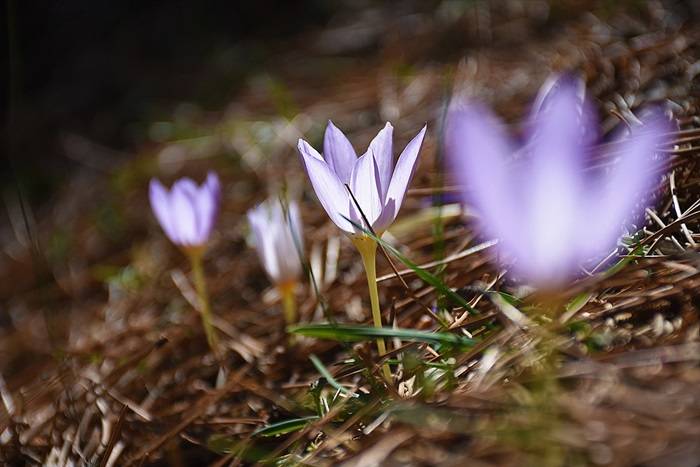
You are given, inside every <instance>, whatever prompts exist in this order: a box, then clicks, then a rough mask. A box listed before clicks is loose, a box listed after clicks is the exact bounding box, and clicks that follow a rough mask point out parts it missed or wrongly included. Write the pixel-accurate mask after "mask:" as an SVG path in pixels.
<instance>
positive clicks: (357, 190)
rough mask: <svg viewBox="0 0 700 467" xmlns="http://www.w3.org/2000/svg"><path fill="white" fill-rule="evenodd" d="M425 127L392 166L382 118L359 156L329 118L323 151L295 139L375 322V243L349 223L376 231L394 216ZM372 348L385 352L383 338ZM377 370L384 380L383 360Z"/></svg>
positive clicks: (377, 322)
mask: <svg viewBox="0 0 700 467" xmlns="http://www.w3.org/2000/svg"><path fill="white" fill-rule="evenodd" d="M425 130H426V127H425V126H424V127H423V129H421V131H419V132H418V134H417V135H416V136H415V137H414V138H413V139H412V140H411V141H410V142H409V143H408V144H407V145H406V147H405V148H404V150H403V152H402V153H401V155H400V156H399V159H398V161H397V162H396V166H394V159H393V155H392V152H393V150H392V149H393V148H392V136H393V132H394V128H393V127H392V126H391V124H390V123H388V122H387V124H386V125H385V126H384V128H382V129H381V130H380V131H379V133H378V134H377V136H375V137H374V139H373V140H372V141H371V142H370V143H369V148H368V149H367V152H365V153H364V154H363V155H362V156H360V157H357V154H356V153H355V150H354V149H353V148H352V145H351V144H350V141H348V139H347V138H346V137H345V135H344V134H343V132H341V131H340V130H339V129H338V128H336V126H335V125H333V122H331V121H329V122H328V126H327V127H326V134H325V136H324V139H323V157H321V155H320V154H319V153H318V151H316V150H315V149H314V148H312V147H311V145H309V143H307V142H306V141H304V140H303V139H300V140H299V152H300V153H301V156H302V159H303V161H304V167H305V168H306V173H308V174H309V179H310V180H311V184H312V185H313V187H314V191H315V192H316V196H318V199H319V201H321V205H322V206H323V208H324V209H325V210H326V212H327V213H328V216H329V217H330V218H331V220H332V221H333V222H334V223H335V225H337V226H338V227H339V228H340V229H341V230H343V231H344V232H346V233H348V234H350V236H351V238H352V241H353V243H354V244H355V247H356V248H357V250H358V251H359V252H360V255H361V256H362V262H363V265H364V268H365V274H366V275H367V285H368V286H369V294H370V301H371V306H372V320H373V322H374V325H375V327H381V326H382V317H381V311H380V309H379V293H378V291H377V271H376V254H377V243H376V242H375V240H374V239H373V238H372V237H370V236H368V235H365V234H364V232H363V231H362V230H360V229H358V228H357V227H355V225H358V226H363V227H365V228H367V227H371V228H372V230H373V231H374V232H375V233H376V234H377V235H379V236H381V235H382V233H384V231H385V230H386V229H387V228H388V227H389V226H390V225H391V223H392V222H394V219H396V216H397V215H398V213H399V209H400V208H401V203H402V202H403V197H404V195H405V194H406V189H407V188H408V184H409V183H410V181H411V178H412V177H413V173H414V172H415V169H416V162H417V161H418V151H419V150H420V147H421V144H422V143H423V137H424V136H425ZM345 185H347V186H348V187H349V188H350V190H351V191H352V194H353V196H354V197H355V200H353V199H352V198H351V197H350V194H349V193H348V190H347V189H346V187H345ZM355 201H356V202H355ZM357 206H359V210H358V208H357ZM360 211H361V212H360ZM363 215H364V216H363ZM348 219H349V220H350V221H352V222H350V221H349V220H348ZM365 219H366V221H367V222H365ZM366 223H369V226H367V225H366ZM353 224H355V225H353ZM377 349H378V351H379V354H380V355H384V354H385V353H386V347H385V344H384V340H383V339H377ZM382 371H383V373H384V377H385V378H386V379H387V380H388V381H390V380H391V372H390V371H389V367H388V365H384V366H383V367H382Z"/></svg>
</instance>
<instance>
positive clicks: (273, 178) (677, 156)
mask: <svg viewBox="0 0 700 467" xmlns="http://www.w3.org/2000/svg"><path fill="white" fill-rule="evenodd" d="M438 3H439V8H437V9H436V10H435V11H429V12H428V11H425V10H424V9H423V10H421V9H418V10H417V11H415V12H411V11H401V12H397V14H396V15H391V13H392V12H391V11H390V10H388V9H387V8H383V9H382V8H368V9H367V10H366V11H364V12H363V13H362V14H357V15H356V16H353V17H348V18H343V21H340V22H337V23H331V24H330V25H329V26H327V27H325V28H322V29H320V30H318V31H315V32H312V33H309V32H307V33H304V34H302V35H300V36H299V37H298V38H296V39H294V40H290V43H289V44H290V47H287V48H280V51H279V52H277V53H278V56H277V58H276V59H275V60H273V62H274V64H273V65H271V67H270V70H269V71H268V72H266V73H259V74H256V75H255V76H253V77H251V78H250V79H249V80H248V81H247V82H246V84H245V86H243V89H242V91H240V93H239V94H237V96H236V98H235V100H233V101H232V102H231V103H230V105H228V106H227V107H226V108H225V109H224V110H222V111H219V112H206V111H203V110H201V108H199V107H197V106H196V105H194V104H182V105H180V106H178V108H177V109H176V111H175V112H174V113H173V115H172V116H171V118H169V119H167V120H163V121H154V122H153V123H152V124H151V125H150V128H149V135H150V139H151V141H150V142H148V143H144V144H143V145H142V146H140V147H139V148H138V150H137V151H135V154H133V155H132V156H130V157H119V158H114V157H112V151H113V149H107V148H105V147H103V146H100V145H98V144H94V143H91V142H90V141H89V140H85V139H76V140H75V141H73V143H74V144H73V145H72V146H71V147H72V148H73V150H74V151H75V152H76V154H77V156H76V157H82V159H81V160H83V161H84V165H83V166H81V167H78V168H76V169H75V170H74V171H73V172H72V173H71V175H70V176H69V177H67V181H66V182H65V183H64V184H63V185H62V186H61V187H60V189H59V190H58V191H56V192H55V194H54V196H53V197H52V198H51V199H50V200H47V201H46V202H44V203H43V204H41V205H40V206H38V207H36V209H34V210H28V209H27V207H26V206H25V205H24V204H22V203H21V202H20V201H13V200H14V198H13V197H12V196H6V199H7V201H6V205H7V211H8V219H9V220H10V222H9V223H8V226H7V228H3V237H2V239H3V253H2V258H0V275H1V277H2V280H1V281H0V294H1V296H2V297H3V302H4V305H3V310H2V312H3V318H2V319H3V321H4V322H3V323H2V324H1V327H0V333H2V339H0V393H1V395H2V400H3V404H2V405H1V406H0V407H2V408H1V409H0V429H1V430H0V431H2V436H1V438H0V443H2V450H1V451H0V459H2V460H3V461H4V462H5V463H7V464H8V465H34V464H47V465H71V463H73V465H83V464H85V465H249V464H254V463H256V462H260V463H269V464H279V465H286V464H289V465H293V464H300V465H338V464H343V465H348V466H350V465H356V466H367V465H484V466H487V465H513V466H515V465H524V464H525V465H644V466H694V465H698V463H699V462H700V441H699V440H700V428H698V427H699V426H700V425H699V424H698V419H699V418H700V399H699V398H698V396H697V393H698V391H697V388H698V384H700V367H699V366H698V356H699V355H700V323H699V320H698V299H699V298H700V293H699V292H698V290H700V289H698V285H700V272H699V271H698V265H700V261H698V257H697V254H696V241H697V240H698V238H699V237H698V235H700V234H695V233H694V231H695V230H698V229H700V226H699V225H698V219H700V210H699V209H698V208H699V205H698V203H697V199H698V183H697V180H698V177H697V174H698V169H697V167H696V161H695V158H696V156H697V154H698V153H699V152H700V120H699V119H698V95H699V94H698V85H697V74H698V73H699V72H700V66H699V64H700V47H698V45H697V44H698V38H699V37H700V27H698V26H697V24H698V23H697V21H692V20H691V18H692V17H693V16H692V9H691V8H690V7H685V6H683V5H680V6H679V5H675V4H674V5H667V4H665V3H656V2H653V3H649V4H641V3H635V2H631V3H629V4H628V3H624V4H622V5H617V4H607V3H603V2H601V3H596V4H595V5H586V6H585V7H584V6H581V5H578V4H577V3H575V2H571V3H569V2H561V3H560V2H556V3H552V4H547V3H544V2H541V3H540V2H530V3H523V4H520V3H516V2H494V3H485V2H464V3H463V2H438ZM399 13H400V14H399ZM348 38H352V40H347V39H348ZM291 45H293V46H294V47H291ZM571 70H573V71H575V72H578V73H580V74H581V76H582V77H583V78H584V79H585V81H586V85H587V90H588V93H589V95H590V96H591V98H592V100H593V102H594V104H595V106H596V108H597V109H598V111H599V114H600V116H601V122H602V128H603V132H604V133H605V135H609V134H610V133H611V132H613V131H614V130H615V129H617V128H619V127H620V126H624V125H625V124H627V123H629V122H630V121H634V119H635V116H636V115H638V114H639V112H640V109H643V108H644V107H645V106H648V105H650V104H661V105H663V106H664V108H665V109H666V110H667V112H668V114H669V115H671V114H672V115H673V118H674V121H675V122H676V123H677V130H676V131H675V132H674V135H673V139H674V146H673V147H672V149H670V150H669V157H670V164H669V165H668V167H667V169H666V170H665V172H664V173H663V174H659V178H658V186H657V188H656V190H655V196H654V199H653V200H652V202H651V204H650V206H651V207H650V208H649V209H648V210H647V216H646V219H645V221H646V224H645V225H644V226H638V228H637V229H636V231H634V232H631V234H634V235H633V236H632V237H631V239H630V243H629V244H628V245H627V247H623V246H621V247H620V248H619V250H618V252H617V253H618V257H616V258H613V260H612V261H609V262H608V263H606V264H604V265H601V266H600V267H599V268H598V269H596V270H595V271H593V270H592V268H589V269H590V270H589V271H587V274H582V276H581V277H580V278H579V279H578V280H576V281H575V282H573V283H572V284H571V285H570V287H568V288H567V290H566V291H565V292H564V294H563V295H560V296H559V297H558V301H557V302H556V306H550V307H549V309H548V311H546V312H541V310H542V309H543V308H547V307H546V306H544V305H543V304H547V303H549V304H550V305H551V303H552V302H551V301H548V299H547V297H546V296H544V295H543V294H541V293H537V292H535V293H532V291H531V290H529V289H528V288H527V287H523V285H524V284H523V282H522V281H521V280H519V278H517V277H513V276H511V275H510V274H508V273H505V274H504V270H503V269H502V268H501V266H500V265H499V264H498V263H497V262H494V261H492V259H493V256H492V254H491V253H492V242H491V239H488V238H482V237H481V236H479V235H478V234H477V233H476V232H475V231H474V230H473V218H472V217H471V215H470V213H469V212H468V211H466V210H465V211H462V210H461V209H460V207H459V205H458V204H456V197H455V195H456V189H455V187H454V184H453V180H451V179H450V176H449V174H448V173H445V170H444V167H443V162H442V156H443V154H442V146H441V124H442V118H443V115H444V109H445V106H446V103H447V102H449V100H450V99H451V98H453V97H454V96H463V95H469V96H478V98H479V99H481V100H483V101H486V102H488V103H490V104H491V105H493V106H494V108H495V109H496V111H497V112H498V113H499V115H501V116H502V117H503V118H504V119H506V120H507V121H508V122H509V123H511V124H512V132H513V134H514V135H518V134H519V131H520V126H519V123H521V121H522V118H523V117H524V116H525V115H526V112H527V108H528V105H529V103H530V102H531V100H532V99H533V97H534V96H535V94H536V92H537V89H538V87H539V85H540V84H541V83H542V82H544V80H545V79H546V78H547V76H548V75H549V74H550V73H551V72H559V71H571ZM328 119H333V121H334V122H335V123H336V124H337V125H338V126H339V127H341V128H343V129H344V130H346V131H347V134H348V136H349V138H350V139H351V141H353V143H354V144H355V147H356V149H358V150H359V149H360V148H364V147H365V146H366V144H367V143H368V142H369V140H370V139H371V138H372V137H373V135H374V134H375V133H376V131H378V130H379V129H380V128H381V127H382V126H383V123H384V122H385V121H387V120H389V121H392V122H393V124H394V127H395V152H396V151H397V150H398V148H399V147H403V145H404V144H405V143H406V142H408V140H409V139H410V138H411V137H412V136H413V135H414V134H415V133H416V132H417V131H418V130H419V129H420V128H421V127H422V126H423V125H424V124H425V123H426V122H427V124H428V133H427V137H426V141H425V144H424V146H423V149H422V151H421V155H420V159H421V162H420V167H419V170H418V172H417V174H416V176H415V178H414V179H413V182H412V184H411V190H410V191H409V195H408V196H407V199H406V201H405V203H404V207H403V208H402V211H401V214H400V215H399V218H398V220H397V222H396V223H395V224H394V226H393V227H392V228H391V229H390V230H389V231H388V232H387V234H386V235H385V237H384V239H385V240H386V241H387V242H389V243H391V244H393V245H395V246H396V247H397V248H398V249H399V251H400V252H401V254H402V255H404V256H405V257H406V258H408V259H410V261H412V262H413V263H415V264H417V265H419V266H420V269H419V270H418V273H416V270H414V269H412V268H411V267H409V265H408V264H407V263H406V262H405V261H403V260H402V258H399V257H397V256H394V255H392V254H391V252H389V253H388V257H389V258H391V263H392V264H393V266H392V265H391V264H390V263H389V261H388V259H387V257H385V256H384V255H381V254H380V255H378V269H379V272H378V275H379V276H380V278H379V292H380V299H381V304H382V309H383V311H384V320H385V322H386V323H388V324H389V325H390V326H393V327H394V328H400V329H403V330H409V334H408V335H406V334H404V335H401V334H399V333H398V332H396V333H395V337H393V338H391V339H388V342H389V344H390V345H389V346H390V348H391V349H393V350H392V351H390V353H389V354H388V356H387V358H389V359H390V360H391V362H392V363H393V366H392V368H393V373H394V380H393V381H392V382H391V383H390V384H387V383H385V382H384V381H383V380H382V378H381V365H378V363H379V360H378V358H377V354H376V349H375V346H374V343H373V342H372V341H371V340H363V341H361V342H344V341H346V340H347V338H345V337H344V334H343V329H350V328H343V327H342V326H343V325H347V324H355V325H356V324H369V323H370V322H371V318H370V312H369V296H368V293H367V284H366V281H365V277H364V274H363V270H362V264H361V262H360V258H359V255H358V254H357V252H356V250H355V249H354V248H353V246H352V244H351V243H350V242H349V241H348V239H347V237H345V236H344V235H343V234H342V233H341V232H340V231H339V230H338V229H337V228H336V227H335V226H334V225H332V224H331V223H330V222H329V220H328V218H327V216H326V214H325V212H323V210H322V209H321V208H320V205H319V203H318V200H317V199H316V197H315V195H314V194H313V191H312V190H311V187H310V184H309V183H308V180H307V177H306V174H305V173H304V172H303V168H302V165H301V162H300V160H299V157H298V155H297V153H296V149H295V148H296V141H297V139H298V138H299V137H302V136H303V137H304V138H306V139H307V140H309V141H310V142H311V143H312V144H314V145H315V146H316V147H319V146H320V143H321V140H322V131H323V129H324V127H325V124H326V121H327V120H328ZM115 160H116V162H114V161H115ZM612 160H613V158H612V155H611V154H608V153H606V152H605V151H603V153H602V155H601V156H600V158H599V159H595V160H593V161H592V163H595V164H596V167H598V168H600V167H601V166H602V167H604V166H605V165H606V164H609V163H611V161H612ZM208 170H216V171H217V172H218V173H219V174H220V176H221V178H222V182H223V187H224V189H223V197H222V208H221V213H220V216H219V219H218V223H217V226H216V229H215V234H214V236H213V238H212V241H211V242H210V245H209V248H208V250H207V253H206V256H205V273H206V277H207V279H208V286H209V292H210V296H211V301H212V308H213V312H214V315H215V318H214V324H215V327H216V328H217V329H218V332H219V335H220V337H221V343H222V347H223V348H225V355H224V357H223V358H222V359H221V360H220V361H217V359H216V358H214V355H213V354H212V352H211V351H210V349H209V347H208V345H207V341H206V338H205V336H204V332H203V330H202V327H201V324H200V317H199V315H198V314H197V313H196V311H195V310H194V309H193V306H192V305H191V304H190V302H193V301H196V300H193V299H192V298H191V295H192V291H191V286H190V285H189V279H188V276H189V273H190V267H189V265H188V263H187V260H186V258H185V256H184V255H183V254H181V252H180V251H179V250H178V249H177V248H175V247H174V246H173V245H172V244H170V243H169V242H168V240H167V238H166V237H165V236H164V235H163V233H162V231H161V230H160V228H159V227H158V225H157V224H156V222H155V219H154V218H153V215H152V213H151V211H150V207H149V204H148V197H147V186H148V180H149V179H150V177H152V176H157V177H159V178H160V179H162V180H163V181H167V182H170V181H171V180H174V179H175V178H176V177H179V176H182V175H184V174H187V175H190V176H193V177H194V178H197V179H198V180H202V179H203V177H204V174H205V173H206V171H208ZM280 189H284V190H286V192H288V193H290V194H292V195H293V196H296V197H299V198H300V200H301V201H300V202H301V207H302V209H301V211H302V217H303V220H304V224H305V229H304V236H305V246H306V252H307V257H308V260H309V264H310V266H311V269H312V271H313V272H314V280H315V283H316V286H317V287H318V293H316V292H315V291H314V289H313V287H311V285H310V282H306V281H305V282H304V283H303V284H300V286H299V287H298V289H297V292H296V293H297V300H298V303H299V311H300V321H301V324H302V325H306V324H309V323H318V322H326V321H328V320H329V319H330V320H332V321H333V322H336V323H339V324H340V325H341V326H340V328H339V330H338V331H337V332H335V333H334V334H333V335H332V336H331V337H332V339H323V338H315V337H308V336H301V335H294V337H290V336H291V335H290V334H288V333H287V332H286V329H285V323H284V319H283V315H282V313H281V310H280V304H279V299H278V297H277V295H276V293H275V292H274V290H273V288H272V287H271V285H270V283H269V280H268V279H267V277H266V276H265V273H264V271H263V270H262V268H261V266H260V265H259V262H258V258H257V255H256V253H255V251H254V250H253V249H252V248H251V247H250V245H249V238H248V237H249V235H248V234H249V229H248V226H247V222H246V220H245V212H246V210H247V209H249V208H250V207H252V206H253V205H254V204H255V203H257V202H260V201H262V200H263V199H264V198H265V196H266V195H267V194H268V193H275V192H277V191H278V190H280ZM18 199H19V198H18ZM580 234H581V235H585V232H581V233H580ZM394 269H396V271H398V272H396V271H395V270H394ZM424 271H429V272H430V273H431V275H430V276H429V277H427V276H426V274H425V273H424ZM398 275H400V276H401V277H402V278H403V279H404V281H401V280H399V279H398V277H397V276H398ZM433 279H436V280H437V281H438V282H437V284H438V286H437V287H436V286H435V283H432V285H431V281H432V280H433ZM444 285H446V286H447V287H448V288H449V290H445V288H444ZM450 293H456V294H457V295H458V296H459V297H461V298H462V300H466V301H467V302H468V303H469V306H470V307H473V310H472V311H468V310H466V309H465V307H463V306H460V305H459V304H458V303H455V301H454V300H452V299H451V298H450V296H449V295H450ZM436 315H437V317H438V318H440V320H442V321H443V323H442V324H440V323H439V322H438V321H437V320H436V319H435V317H436ZM440 328H442V329H440ZM308 329H309V328H308V327H307V331H308ZM413 331H423V332H422V333H421V332H413ZM438 331H440V332H438ZM411 333H413V334H411ZM431 336H432V337H431ZM339 387H341V388H342V390H341V389H339Z"/></svg>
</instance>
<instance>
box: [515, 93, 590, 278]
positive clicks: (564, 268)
mask: <svg viewBox="0 0 700 467" xmlns="http://www.w3.org/2000/svg"><path fill="white" fill-rule="evenodd" d="M581 106H582V102H581V99H580V96H579V94H578V90H577V88H576V87H574V86H573V85H567V84H562V85H561V86H560V87H559V88H558V89H557V90H556V92H553V95H551V96H550V101H549V103H548V105H547V106H546V107H545V108H543V110H542V111H541V112H540V113H538V114H537V115H535V117H534V118H535V119H536V121H535V124H534V125H535V133H534V135H533V140H531V142H530V145H529V147H528V151H527V152H528V156H529V158H530V160H529V161H528V162H529V165H530V169H529V180H528V181H527V183H528V188H529V190H528V191H529V193H528V195H527V196H528V210H527V216H528V219H529V220H528V222H529V226H528V229H525V231H524V232H523V234H522V235H523V237H527V238H523V241H524V242H523V243H525V244H528V245H529V248H530V251H529V254H528V255H522V256H525V258H522V259H523V260H524V261H522V262H521V264H520V265H519V267H521V268H527V269H528V272H529V275H530V276H531V277H533V278H535V279H536V280H538V281H550V280H553V279H555V278H559V277H562V276H565V275H566V274H568V273H570V271H571V269H572V268H573V267H575V266H576V258H577V257H578V254H579V252H578V251H577V249H576V248H571V242H572V239H573V238H575V237H576V236H577V235H579V232H578V219H579V218H580V216H581V213H580V212H579V209H578V207H579V206H580V200H581V199H582V197H583V196H585V192H584V188H585V187H584V177H583V165H582V164H583V155H584V151H585V147H584V146H583V145H582V134H583V133H582V130H581V115H582V112H584V113H585V110H583V109H582V107H581Z"/></svg>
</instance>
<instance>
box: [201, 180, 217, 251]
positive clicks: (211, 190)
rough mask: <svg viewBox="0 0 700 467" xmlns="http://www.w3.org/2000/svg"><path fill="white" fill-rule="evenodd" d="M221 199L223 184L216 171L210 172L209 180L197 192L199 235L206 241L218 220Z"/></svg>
mask: <svg viewBox="0 0 700 467" xmlns="http://www.w3.org/2000/svg"><path fill="white" fill-rule="evenodd" d="M220 200H221V185H220V182H219V177H218V176H217V175H216V173H214V172H209V174H208V175H207V180H206V181H205V182H204V183H203V184H202V186H201V187H200V188H199V192H198V194H197V212H198V218H199V224H198V228H197V236H198V238H199V240H200V242H202V243H204V242H206V241H207V240H208V239H209V236H210V235H211V231H212V229H213V227H214V223H215V222H216V217H217V214H218V210H219V202H220Z"/></svg>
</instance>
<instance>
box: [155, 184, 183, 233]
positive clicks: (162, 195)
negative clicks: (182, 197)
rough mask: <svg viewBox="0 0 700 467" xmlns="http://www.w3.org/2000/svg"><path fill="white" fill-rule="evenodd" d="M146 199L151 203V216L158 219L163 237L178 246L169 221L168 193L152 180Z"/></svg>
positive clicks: (170, 220) (172, 226)
mask: <svg viewBox="0 0 700 467" xmlns="http://www.w3.org/2000/svg"><path fill="white" fill-rule="evenodd" d="M148 197H149V199H150V201H151V209H153V214H155V216H156V219H158V223H159V224H160V226H161V227H162V228H163V231H164V232H165V235H167V236H168V238H169V239H170V241H171V242H173V243H175V244H179V238H178V235H177V231H176V230H175V229H174V225H173V221H172V219H171V212H170V211H171V209H170V193H169V192H168V190H167V189H166V188H165V187H164V186H163V184H162V183H160V182H159V181H158V180H156V179H155V178H153V179H151V183H150V184H149V187H148Z"/></svg>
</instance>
